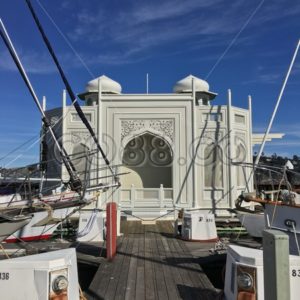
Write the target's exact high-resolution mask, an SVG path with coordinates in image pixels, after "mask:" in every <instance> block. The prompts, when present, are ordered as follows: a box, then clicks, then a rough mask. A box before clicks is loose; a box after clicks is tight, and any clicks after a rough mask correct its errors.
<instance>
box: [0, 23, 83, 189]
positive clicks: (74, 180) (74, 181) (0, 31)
mask: <svg viewBox="0 0 300 300" xmlns="http://www.w3.org/2000/svg"><path fill="white" fill-rule="evenodd" d="M0 26H1V28H0V36H1V38H2V39H3V42H4V44H5V46H6V47H7V50H8V51H9V53H10V55H11V57H12V59H13V61H14V63H15V65H16V67H17V68H18V70H19V72H20V75H21V77H22V79H23V80H24V83H25V85H26V86H27V88H28V90H29V92H30V94H31V96H32V98H33V100H34V102H35V104H36V106H37V108H38V110H39V112H40V113H41V115H42V121H43V123H44V125H45V126H46V127H48V129H49V132H50V134H51V136H52V138H53V140H54V142H55V145H56V147H57V149H58V150H59V153H60V154H61V158H62V160H63V163H64V165H65V167H66V169H67V171H68V173H69V175H70V181H69V184H70V186H71V189H73V190H78V189H80V185H81V182H80V179H79V178H78V177H77V175H76V170H75V168H74V165H73V164H72V162H71V161H69V159H68V154H67V152H66V150H65V148H64V147H63V146H62V145H61V144H60V142H59V141H58V139H57V137H56V133H55V132H54V130H53V128H52V127H51V123H50V122H49V120H48V118H47V116H46V114H45V112H44V110H43V108H42V107H41V104H40V101H39V99H38V97H37V95H36V93H35V91H34V89H33V87H32V85H31V82H30V80H29V78H28V76H27V73H26V71H25V69H24V67H23V65H22V63H21V61H20V59H19V57H18V54H17V52H16V50H15V48H14V46H13V43H12V41H11V40H10V37H9V35H8V33H7V31H6V28H5V26H4V24H3V22H2V20H1V19H0Z"/></svg>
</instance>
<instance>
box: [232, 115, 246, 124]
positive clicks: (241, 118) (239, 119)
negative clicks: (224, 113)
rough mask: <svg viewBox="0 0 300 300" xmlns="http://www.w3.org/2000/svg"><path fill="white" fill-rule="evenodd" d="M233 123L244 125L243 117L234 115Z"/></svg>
mask: <svg viewBox="0 0 300 300" xmlns="http://www.w3.org/2000/svg"><path fill="white" fill-rule="evenodd" d="M234 121H235V122H236V123H239V124H245V116H243V115H238V114H235V115H234Z"/></svg>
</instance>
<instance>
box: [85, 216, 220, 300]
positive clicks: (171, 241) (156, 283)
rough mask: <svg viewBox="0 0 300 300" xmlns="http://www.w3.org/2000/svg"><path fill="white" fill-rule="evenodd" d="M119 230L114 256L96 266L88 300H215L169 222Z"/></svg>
mask: <svg viewBox="0 0 300 300" xmlns="http://www.w3.org/2000/svg"><path fill="white" fill-rule="evenodd" d="M122 229H123V232H124V235H123V237H122V238H119V243H118V251H117V256H116V258H115V259H114V261H112V262H103V263H102V264H101V265H100V267H99V268H98V271H97V272H96V275H95V277H94V279H93V281H92V283H91V285H90V287H89V291H90V292H91V293H89V294H88V295H92V296H91V297H88V299H97V300H98V299H107V300H111V299H117V300H121V299H122V300H123V299H126V300H127V299H128V300H132V299H136V300H140V299H146V300H154V299H159V300H160V299H162V300H165V299H170V300H173V299H174V300H176V299H184V300H193V299H203V300H210V299H217V298H216V292H215V289H214V287H213V285H212V284H211V283H210V281H209V280H208V278H207V277H206V275H205V274H204V272H203V270H202V268H201V266H200V264H199V263H198V260H197V258H196V257H193V255H192V254H191V253H190V251H189V249H188V247H186V245H185V242H184V241H182V240H178V239H176V238H174V237H173V226H172V224H171V222H169V221H159V222H156V224H155V225H153V224H148V225H144V224H142V223H141V222H140V221H128V222H126V224H123V226H122Z"/></svg>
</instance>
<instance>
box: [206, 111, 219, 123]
mask: <svg viewBox="0 0 300 300" xmlns="http://www.w3.org/2000/svg"><path fill="white" fill-rule="evenodd" d="M204 115H205V120H206V121H211V122H222V114H221V113H210V114H208V113H205V114H204Z"/></svg>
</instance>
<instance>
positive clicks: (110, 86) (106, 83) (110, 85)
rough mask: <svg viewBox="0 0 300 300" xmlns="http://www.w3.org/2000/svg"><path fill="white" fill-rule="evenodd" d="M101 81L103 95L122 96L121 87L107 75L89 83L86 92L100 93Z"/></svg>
mask: <svg viewBox="0 0 300 300" xmlns="http://www.w3.org/2000/svg"><path fill="white" fill-rule="evenodd" d="M99 80H100V83H101V93H102V94H121V92H122V87H121V85H120V84H119V83H118V82H116V81H114V80H112V79H111V78H109V77H107V76H105V75H102V76H100V77H98V78H95V79H93V80H91V81H89V82H88V83H87V85H86V87H85V90H86V92H88V93H91V92H99Z"/></svg>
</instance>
